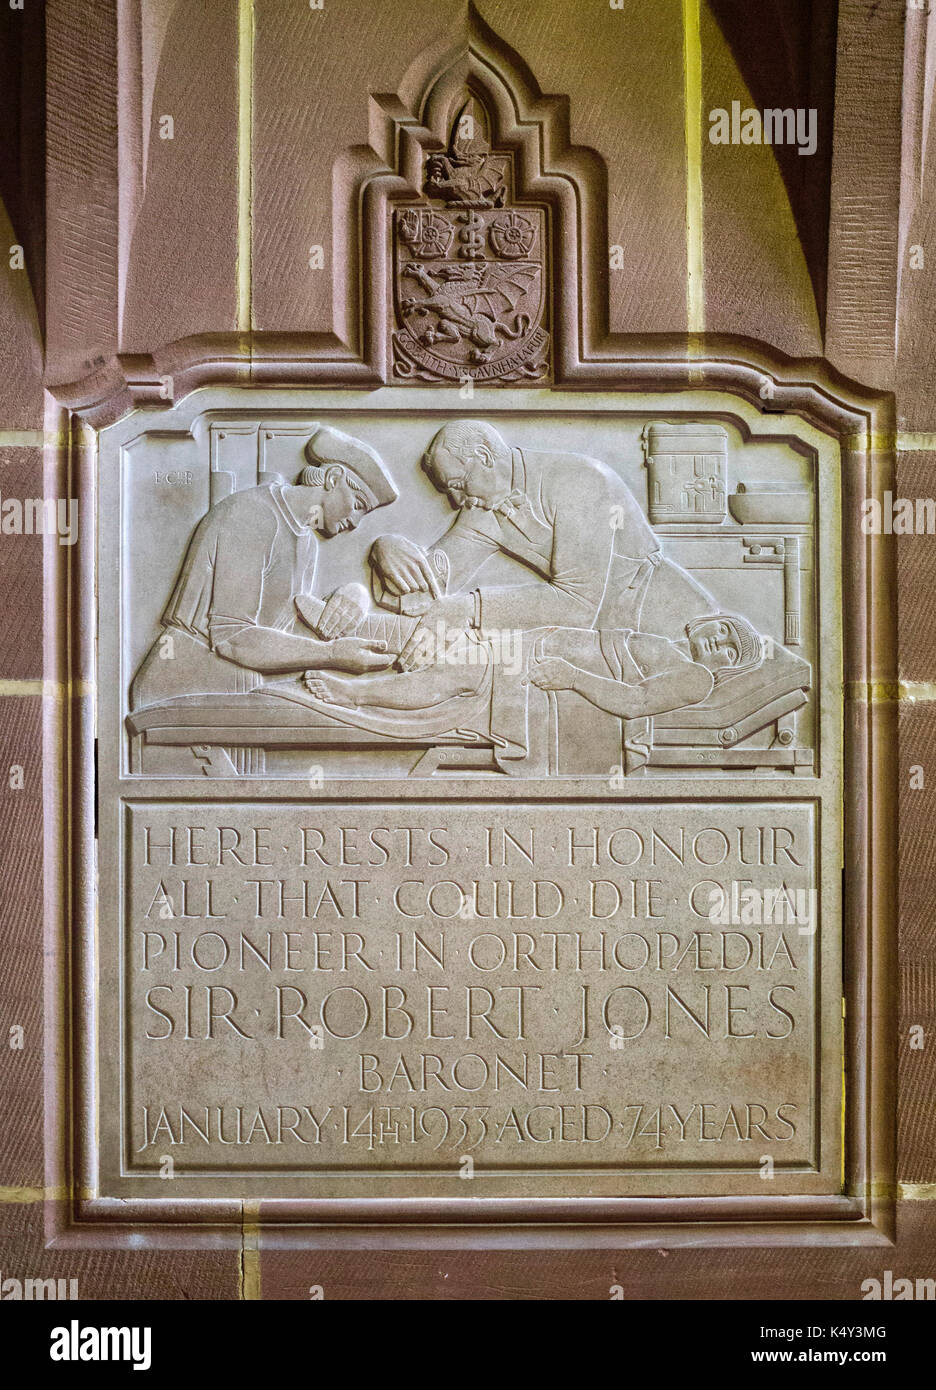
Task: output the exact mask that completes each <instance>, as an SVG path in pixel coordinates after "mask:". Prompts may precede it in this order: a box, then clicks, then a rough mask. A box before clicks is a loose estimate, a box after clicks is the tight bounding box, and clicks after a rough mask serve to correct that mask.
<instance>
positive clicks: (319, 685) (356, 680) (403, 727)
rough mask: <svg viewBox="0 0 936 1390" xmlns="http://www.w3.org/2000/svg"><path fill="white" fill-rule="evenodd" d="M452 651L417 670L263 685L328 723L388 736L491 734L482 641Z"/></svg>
mask: <svg viewBox="0 0 936 1390" xmlns="http://www.w3.org/2000/svg"><path fill="white" fill-rule="evenodd" d="M405 621H406V620H405V619H404V622H405ZM453 654H454V653H452V652H447V653H446V654H445V659H440V660H439V661H437V662H436V663H434V664H433V665H427V666H424V667H421V668H419V669H417V670H415V671H380V672H376V673H373V674H370V675H360V676H343V675H339V674H338V673H337V672H334V671H307V672H306V674H305V676H303V677H295V676H293V677H290V678H289V679H288V680H285V681H275V682H271V683H270V684H267V685H265V686H264V687H263V692H264V694H267V695H277V696H279V697H280V698H282V699H286V700H290V701H292V702H293V703H295V704H301V705H305V706H306V707H307V708H308V709H310V710H313V711H315V712H316V714H317V715H318V716H320V717H321V716H324V717H326V718H327V719H328V721H329V722H334V723H337V724H342V725H344V726H345V727H347V728H356V729H364V730H367V731H368V732H370V733H376V734H385V735H387V736H388V737H390V738H408V739H412V738H414V737H417V738H418V739H419V740H420V741H422V740H427V739H431V738H432V737H434V736H438V735H439V734H446V733H452V732H456V733H459V734H460V735H462V736H464V737H467V738H482V737H486V736H488V734H489V726H490V708H491V673H492V670H493V666H492V663H491V659H490V653H489V651H488V649H487V646H486V645H485V643H484V642H483V641H481V640H479V639H477V638H475V637H474V636H472V637H471V638H470V639H469V644H468V646H467V647H466V648H465V650H464V651H463V652H461V655H460V659H458V660H455V661H453V660H452V656H453Z"/></svg>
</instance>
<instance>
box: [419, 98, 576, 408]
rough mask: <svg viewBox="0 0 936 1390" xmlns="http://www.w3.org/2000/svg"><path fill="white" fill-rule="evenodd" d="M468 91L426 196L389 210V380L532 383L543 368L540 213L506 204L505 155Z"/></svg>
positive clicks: (428, 176)
mask: <svg viewBox="0 0 936 1390" xmlns="http://www.w3.org/2000/svg"><path fill="white" fill-rule="evenodd" d="M486 127H487V119H486V115H485V113H484V110H483V108H482V107H481V105H480V103H479V102H477V101H476V100H475V99H474V98H470V99H469V100H468V101H467V102H466V103H465V105H464V106H463V107H462V109H461V111H460V112H459V114H458V116H457V117H456V120H455V123H454V126H453V130H452V138H451V141H450V144H449V148H448V151H447V152H446V153H444V154H443V153H439V154H430V155H429V157H428V158H427V160H426V169H425V193H426V198H425V200H424V201H423V202H421V203H419V204H411V205H408V206H406V205H404V206H399V207H397V208H396V210H395V212H394V218H393V241H394V311H395V316H396V323H397V331H396V332H395V333H394V335H393V345H394V373H395V375H396V377H397V379H401V378H402V379H407V378H416V379H419V380H423V381H453V380H454V381H459V380H465V379H466V378H470V379H471V380H474V381H483V382H488V383H491V384H493V383H497V382H505V383H506V382H509V383H512V384H517V383H522V382H524V381H529V382H531V383H532V382H536V381H540V380H542V378H543V377H544V376H545V375H546V373H547V372H548V358H549V334H548V333H547V331H546V329H545V328H544V326H543V317H544V311H545V305H546V215H545V210H544V209H543V208H539V207H535V206H527V205H524V206H523V207H522V208H518V207H513V206H511V205H510V183H511V178H510V176H511V168H510V165H511V158H510V156H509V155H498V154H493V153H492V152H491V149H490V145H489V142H488V137H487V128H486Z"/></svg>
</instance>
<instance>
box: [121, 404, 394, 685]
mask: <svg viewBox="0 0 936 1390" xmlns="http://www.w3.org/2000/svg"><path fill="white" fill-rule="evenodd" d="M305 456H306V459H307V460H308V462H307V465H306V467H305V468H303V469H302V471H301V473H300V474H299V475H298V477H297V478H296V480H295V482H294V483H286V482H281V481H275V482H269V483H262V484H261V485H260V486H259V487H252V488H245V489H244V490H243V491H240V492H235V493H233V494H231V495H230V496H229V497H225V498H223V499H222V501H220V502H217V503H216V504H215V505H214V506H213V507H211V508H210V510H209V511H208V512H207V513H206V515H205V516H204V517H203V518H202V520H201V521H200V523H199V524H198V526H197V527H196V529H195V532H194V534H193V536H192V539H191V541H190V542H189V547H188V550H187V552H186V556H185V560H184V563H183V565H182V571H181V573H180V575H179V578H178V580H177V581H176V585H175V588H174V590H173V593H172V596H171V598H170V600H169V603H168V605H167V607H166V610H165V612H164V614H163V618H162V631H161V632H160V634H159V636H158V637H157V639H156V641H155V642H154V643H153V646H152V647H151V648H150V650H149V652H148V653H147V655H146V657H145V658H144V660H143V662H142V663H141V665H140V668H139V670H138V672H137V675H136V678H135V680H134V682H133V687H132V690H131V706H132V707H133V708H135V709H139V708H140V707H141V706H143V705H150V704H154V703H158V702H161V701H163V700H168V699H172V698H173V697H175V696H178V695H195V694H215V693H224V692H226V691H246V690H252V689H254V688H255V687H256V686H258V685H260V684H262V682H263V680H264V678H265V677H266V676H268V675H271V674H275V673H282V672H289V671H304V670H308V669H316V668H320V669H332V670H338V671H351V672H354V673H361V672H365V671H377V670H382V669H384V668H386V667H387V666H389V665H390V663H391V661H392V660H393V656H392V655H388V654H387V652H386V650H385V645H384V643H382V642H373V641H367V640H364V639H362V638H358V637H355V636H354V635H353V633H354V632H355V630H356V629H357V627H358V626H359V625H360V622H361V619H362V617H363V615H364V612H365V611H366V606H367V596H366V593H365V591H364V589H363V587H362V586H360V585H354V584H352V585H345V586H343V587H342V588H340V589H337V590H335V591H334V592H333V593H332V594H331V595H329V597H328V598H327V599H326V600H325V601H324V602H322V601H321V600H319V599H316V598H315V596H314V589H313V584H314V578H315V566H316V557H317V552H318V543H319V542H318V537H319V536H321V537H323V538H326V539H328V538H331V537H334V536H340V535H342V534H343V533H344V532H346V531H348V532H350V531H353V530H354V528H355V527H356V526H357V524H358V522H359V521H360V520H361V518H362V517H364V516H365V515H366V514H367V513H368V512H370V511H373V510H374V508H376V507H383V506H386V505H387V504H388V503H390V502H393V501H395V499H396V497H397V491H396V488H395V487H394V484H393V482H392V480H391V478H390V477H389V475H388V473H387V472H386V469H385V468H384V465H383V463H382V461H381V459H380V457H379V455H378V454H377V453H376V451H375V450H373V449H372V448H370V446H369V445H367V444H364V443H362V442H361V441H360V440H356V439H352V438H351V437H350V436H349V435H346V434H343V433H342V432H341V431H340V430H336V429H330V428H325V429H318V430H317V432H316V433H315V434H314V435H313V436H312V438H311V439H310V440H309V443H308V444H307V445H306V450H305Z"/></svg>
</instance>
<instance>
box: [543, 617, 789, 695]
mask: <svg viewBox="0 0 936 1390" xmlns="http://www.w3.org/2000/svg"><path fill="white" fill-rule="evenodd" d="M763 660H764V649H763V642H762V639H761V637H760V634H759V633H758V632H757V631H756V630H755V629H754V628H753V627H752V625H751V624H750V623H749V622H748V621H747V619H746V618H740V617H738V616H736V615H734V614H727V613H716V614H712V615H708V614H707V615H705V616H704V617H700V618H693V619H692V620H691V621H690V622H688V623H687V624H686V639H685V641H682V642H671V641H670V640H669V639H668V638H666V637H659V636H657V635H656V634H654V633H649V632H633V631H631V630H629V629H623V628H618V629H615V630H609V631H599V632H584V631H582V632H579V631H573V630H571V629H561V628H560V629H557V630H556V631H555V632H552V633H549V634H547V635H545V636H544V637H542V638H540V640H539V641H538V642H537V644H536V646H535V647H534V649H533V660H532V661H531V663H530V673H529V677H530V680H531V681H532V682H533V684H534V685H536V686H538V687H539V688H540V689H541V690H553V691H558V690H570V691H573V692H574V693H575V694H577V695H581V696H582V698H583V699H585V700H588V701H589V703H590V704H592V705H594V706H595V707H596V708H597V709H601V710H605V711H606V712H607V713H609V714H615V715H618V716H619V717H620V718H621V719H639V718H642V717H645V716H651V715H655V714H665V713H667V712H668V711H670V710H675V709H683V708H685V707H686V706H690V705H698V704H701V703H702V702H703V701H704V700H706V699H708V697H709V695H710V694H711V692H712V690H713V688H714V687H715V686H716V685H717V684H720V683H721V682H723V681H725V680H730V679H731V677H732V676H737V675H740V674H742V672H744V671H752V670H755V669H756V668H757V667H758V666H760V665H761V664H762V663H763Z"/></svg>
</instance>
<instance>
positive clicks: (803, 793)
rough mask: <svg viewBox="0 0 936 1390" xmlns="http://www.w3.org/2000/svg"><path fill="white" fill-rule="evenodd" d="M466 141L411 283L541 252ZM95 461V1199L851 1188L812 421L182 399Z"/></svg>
mask: <svg viewBox="0 0 936 1390" xmlns="http://www.w3.org/2000/svg"><path fill="white" fill-rule="evenodd" d="M468 153H469V154H470V155H471V158H470V159H467V160H466V159H463V158H462V156H463V155H464V154H465V151H464V150H462V151H461V152H460V153H459V150H458V148H457V146H455V145H453V147H452V149H451V150H450V151H449V154H448V155H445V156H442V155H439V156H437V159H436V164H435V165H434V166H433V170H432V177H431V179H430V180H429V182H428V183H427V196H429V194H430V193H431V195H432V197H433V198H434V199H435V201H436V203H438V204H439V206H437V207H435V206H433V207H430V208H428V209H427V208H425V207H423V208H407V207H400V208H397V209H396V217H397V218H398V220H399V226H398V227H397V233H398V234H399V235H402V236H403V240H404V241H405V243H406V246H407V247H408V250H407V255H411V254H415V250H416V249H418V250H419V256H420V258H421V259H420V260H419V261H418V262H417V263H418V264H420V265H422V264H425V265H427V266H428V265H432V264H435V265H438V264H439V263H440V262H441V261H444V260H445V258H446V257H448V256H449V255H450V253H451V254H453V255H454V254H455V253H456V252H455V249H456V248H457V245H458V242H457V237H458V235H459V231H458V226H456V224H455V222H453V221H452V220H451V219H452V217H454V218H456V219H457V218H458V217H461V216H463V215H464V213H465V211H466V210H467V211H469V212H471V213H472V215H475V214H477V215H478V216H480V217H482V219H483V220H484V225H485V229H486V231H485V236H486V237H487V239H488V241H489V242H490V243H491V245H492V246H493V247H494V249H495V251H496V252H497V254H498V255H500V256H501V257H502V258H504V259H505V260H507V261H512V262H514V263H519V262H520V261H521V260H523V258H527V259H529V257H530V256H531V255H532V254H533V252H532V248H533V247H534V246H535V245H536V244H537V242H536V236H538V235H539V234H540V233H537V232H536V225H535V219H533V220H531V222H530V227H531V228H532V229H533V233H534V238H533V241H529V236H528V232H529V228H528V229H527V230H526V231H525V230H524V228H523V227H522V226H520V224H518V223H517V224H515V223H513V222H510V223H508V222H504V224H503V226H502V225H501V224H500V223H498V222H497V221H496V219H497V218H501V219H504V218H507V217H508V216H509V213H510V196H509V195H510V178H509V174H510V169H509V161H506V162H505V161H500V162H499V157H498V156H496V155H492V154H490V152H489V151H487V150H486V148H484V149H482V148H481V147H479V148H478V149H475V150H473V151H468ZM456 155H457V156H458V158H456ZM475 156H477V157H475ZM446 160H448V161H449V164H448V165H446V163H445V161H446ZM449 166H450V167H449ZM446 169H448V172H446ZM466 169H467V170H468V171H469V173H467V174H466V173H465V170H466ZM472 170H473V171H474V172H473V173H472V172H471V171H472ZM479 170H480V171H481V172H480V173H479V172H478V171H479ZM453 171H454V172H453ZM469 174H470V178H469ZM481 174H483V176H484V177H483V178H481ZM466 179H467V180H468V182H464V180H466ZM524 215H525V214H524ZM459 225H460V224H459ZM465 225H466V226H467V224H465ZM515 227H519V232H520V237H519V240H518V238H517V237H515V236H512V237H507V236H506V232H507V230H509V229H510V228H515ZM545 230H546V224H545V221H544V222H543V223H542V225H541V227H540V232H541V233H542V235H545ZM495 231H497V237H495ZM404 233H405V235H404ZM450 234H451V235H450ZM502 234H503V235H502ZM498 238H499V239H498ZM528 241H529V245H528V244H527V243H528ZM443 243H444V244H443ZM449 243H451V244H449ZM465 244H466V245H467V243H465ZM485 254H487V252H485ZM433 257H435V259H433ZM463 259H464V257H463ZM413 273H414V274H415V272H413ZM416 278H417V279H418V278H419V277H418V276H417V277H416ZM446 341H447V342H448V343H449V346H450V347H451V348H452V350H453V351H454V349H455V347H456V343H455V339H454V338H451V339H450V340H446ZM465 341H467V340H466V339H465V338H464V335H462V337H461V338H460V339H459V342H460V343H461V345H462V347H463V346H464V343H465ZM458 350H459V351H461V347H459V348H458ZM466 351H467V349H466ZM99 460H100V506H99V571H98V601H99V605H100V608H99V614H98V663H99V665H98V681H97V690H98V708H97V720H98V725H97V727H98V739H99V766H98V778H99V780H98V806H99V820H98V871H99V880H98V924H99V933H98V938H97V942H96V952H97V954H96V957H95V971H96V980H97V987H98V995H97V997H98V1006H97V1007H98V1013H97V1017H96V1019H95V1028H94V1036H93V1038H90V1039H89V1040H88V1042H87V1046H88V1048H89V1049H90V1051H91V1053H92V1054H93V1055H92V1057H91V1059H90V1060H91V1063H92V1065H93V1067H94V1069H95V1073H96V1076H97V1086H96V1088H95V1089H94V1090H93V1091H92V1093H91V1094H90V1095H89V1098H88V1102H87V1103H88V1107H89V1113H88V1115H87V1117H86V1118H87V1120H88V1121H89V1124H90V1123H92V1122H93V1124H94V1125H96V1128H95V1129H94V1130H93V1132H94V1133H95V1134H96V1135H97V1136H98V1138H97V1139H96V1141H95V1149H94V1161H95V1163H96V1164H97V1169H96V1181H97V1184H98V1188H99V1190H100V1192H101V1193H102V1194H103V1195H105V1196H114V1197H134V1198H143V1199H147V1198H153V1199H157V1198H164V1197H165V1196H166V1195H167V1189H166V1186H165V1179H166V1176H167V1173H168V1174H169V1175H170V1176H171V1177H172V1181H173V1186H172V1189H171V1195H173V1196H174V1197H176V1198H178V1199H180V1200H197V1199H199V1198H205V1197H225V1196H226V1197H232V1196H233V1197H242V1198H249V1199H251V1200H254V1199H261V1198H263V1197H277V1196H282V1197H289V1198H308V1197H330V1198H340V1199H342V1200H347V1201H350V1200H353V1199H354V1198H356V1197H361V1196H379V1197H394V1198H404V1199H405V1198H424V1197H441V1198H445V1199H446V1200H448V1201H453V1202H455V1203H456V1205H457V1203H458V1202H463V1201H464V1200H466V1199H472V1198H474V1197H478V1196H490V1197H501V1196H504V1197H512V1196H516V1197H537V1196H540V1197H575V1196H589V1197H602V1196H614V1197H619V1196H623V1197H627V1196H657V1195H658V1196H679V1195H694V1194H699V1195H719V1194H723V1195H746V1196H754V1197H759V1198H763V1197H770V1196H790V1195H794V1194H803V1195H809V1194H823V1193H834V1192H836V1191H838V1190H839V1188H840V1182H841V1100H842V1096H841V1087H842V1052H841V1041H842V1040H841V996H842V969H841V956H842V950H841V935H842V904H841V863H842V857H841V845H842V816H841V798H842V717H841V716H842V708H841V692H842V656H841V646H842V640H841V639H842V634H841V626H842V625H841V598H840V592H841V589H840V584H841V575H840V554H841V551H840V540H839V537H840V503H839V492H840V460H839V457H838V450H837V446H836V445H835V444H834V443H833V441H832V440H831V439H830V437H829V436H827V435H824V434H822V433H820V431H819V430H818V429H816V428H815V427H813V426H812V425H810V424H807V423H806V422H805V421H803V420H800V419H799V418H798V417H796V416H794V415H792V414H787V415H783V416H781V415H762V414H761V413H760V412H759V411H758V410H757V409H756V408H754V407H753V406H751V405H749V404H747V403H745V402H744V401H743V400H741V399H739V398H735V397H733V396H731V395H729V394H728V393H724V392H723V393H717V392H707V391H699V390H697V391H694V392H691V393H688V392H687V393H682V394H680V393H678V392H663V391H660V392H647V393H645V394H644V395H642V396H636V395H633V394H631V395H629V396H628V397H627V399H626V400H624V399H623V398H622V396H621V395H618V394H614V393H608V394H600V393H596V392H591V393H590V392H584V391H580V392H576V393H574V394H572V393H570V394H563V393H562V392H550V393H549V394H548V396H547V395H546V394H545V393H541V394H539V395H536V394H535V393H531V392H525V393H519V394H518V396H517V397H516V399H513V400H511V399H509V398H508V396H507V395H506V394H505V393H504V392H503V391H502V390H500V391H498V390H490V391H488V392H485V391H484V390H483V389H482V388H478V389H477V390H475V392H474V394H473V397H472V399H471V402H470V404H469V403H467V402H466V401H465V400H464V399H463V398H462V396H461V395H460V394H459V392H458V390H457V389H451V388H449V389H446V388H445V386H444V385H435V386H433V388H432V390H429V391H427V390H426V389H425V388H424V387H407V386H405V385H402V386H401V385H397V386H395V387H388V388H384V389H383V390H380V391H376V392H372V393H370V395H369V396H368V398H367V400H366V401H365V402H362V399H361V395H360V393H352V392H343V391H339V390H336V391H327V390H316V391H314V392H310V391H304V390H300V389H291V390H289V391H286V390H274V389H262V390H261V389H250V390H241V391H239V390H234V389H228V390H221V389H220V388H211V389H208V390H201V391H197V392H194V393H193V394H192V395H190V396H188V397H186V399H185V400H183V401H181V402H180V403H178V404H177V405H175V406H173V407H171V408H170V407H167V408H166V409H164V410H160V411H159V412H153V413H149V414H148V413H147V412H142V411H141V412H136V413H135V414H133V415H131V416H129V417H127V418H126V419H124V420H122V421H120V422H119V423H118V424H116V425H114V426H111V427H110V428H108V429H106V430H103V431H102V432H101V434H100V436H99ZM92 1111H94V1112H95V1113H93V1114H92V1113H91V1112H92Z"/></svg>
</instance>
